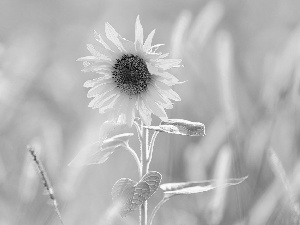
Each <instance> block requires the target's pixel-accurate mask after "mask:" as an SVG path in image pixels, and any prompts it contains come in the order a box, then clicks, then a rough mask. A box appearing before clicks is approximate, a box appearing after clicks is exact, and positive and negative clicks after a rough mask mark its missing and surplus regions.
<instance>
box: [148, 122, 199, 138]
mask: <svg viewBox="0 0 300 225" xmlns="http://www.w3.org/2000/svg"><path fill="white" fill-rule="evenodd" d="M145 128H146V129H150V130H155V131H160V132H166V133H170V134H180V135H188V136H205V125H204V124H203V123H199V122H191V121H188V120H183V119H169V120H167V121H162V122H161V124H160V125H159V126H145Z"/></svg>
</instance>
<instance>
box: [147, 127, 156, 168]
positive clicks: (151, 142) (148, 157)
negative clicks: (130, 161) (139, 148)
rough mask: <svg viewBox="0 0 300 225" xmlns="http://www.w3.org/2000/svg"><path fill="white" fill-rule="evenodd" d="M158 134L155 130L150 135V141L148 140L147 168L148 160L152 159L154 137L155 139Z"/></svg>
mask: <svg viewBox="0 0 300 225" xmlns="http://www.w3.org/2000/svg"><path fill="white" fill-rule="evenodd" d="M158 134H159V132H158V131H155V132H154V134H153V135H152V137H151V141H150V145H149V151H148V154H147V170H149V166H150V162H151V160H152V154H153V147H154V142H155V139H156V137H157V135H158Z"/></svg>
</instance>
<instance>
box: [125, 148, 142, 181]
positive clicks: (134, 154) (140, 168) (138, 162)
mask: <svg viewBox="0 0 300 225" xmlns="http://www.w3.org/2000/svg"><path fill="white" fill-rule="evenodd" d="M126 148H127V150H128V151H129V152H130V154H131V155H132V156H133V158H134V160H135V162H136V164H137V167H138V171H139V177H142V176H143V175H142V164H141V163H140V160H139V157H138V156H137V154H136V153H135V151H134V150H133V149H132V148H131V147H130V146H129V145H127V146H126Z"/></svg>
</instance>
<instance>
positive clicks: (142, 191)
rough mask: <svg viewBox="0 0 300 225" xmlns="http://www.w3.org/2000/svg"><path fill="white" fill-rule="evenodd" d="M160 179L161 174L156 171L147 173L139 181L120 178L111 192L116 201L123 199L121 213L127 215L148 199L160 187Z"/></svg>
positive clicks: (123, 215)
mask: <svg viewBox="0 0 300 225" xmlns="http://www.w3.org/2000/svg"><path fill="white" fill-rule="evenodd" d="M160 181H161V174H160V173H159V172H156V171H150V172H149V173H147V174H145V175H144V176H143V177H142V179H141V180H140V181H139V182H135V181H133V180H131V179H129V178H122V179H120V180H118V181H117V182H116V183H115V184H114V186H113V188H112V193H111V194H112V198H113V200H114V201H117V202H120V201H121V202H122V204H123V206H122V208H121V211H120V215H121V216H122V217H125V216H127V215H128V214H129V213H130V212H133V211H135V210H136V209H137V208H138V207H139V206H141V205H142V204H143V203H144V202H145V201H147V200H148V199H149V198H150V197H151V196H152V195H153V194H154V192H155V191H156V190H157V189H158V187H159V184H160Z"/></svg>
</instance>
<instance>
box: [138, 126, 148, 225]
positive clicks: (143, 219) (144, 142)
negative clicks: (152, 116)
mask: <svg viewBox="0 0 300 225" xmlns="http://www.w3.org/2000/svg"><path fill="white" fill-rule="evenodd" d="M140 130H141V136H140V144H141V164H142V165H141V166H142V174H141V176H140V178H142V177H143V176H144V175H145V174H147V173H148V165H147V164H148V162H147V155H148V152H149V145H148V143H149V140H148V139H149V131H148V130H147V129H145V130H144V128H143V123H141V127H140ZM147 211H148V209H147V201H145V202H144V203H143V204H142V205H141V207H140V225H147Z"/></svg>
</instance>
